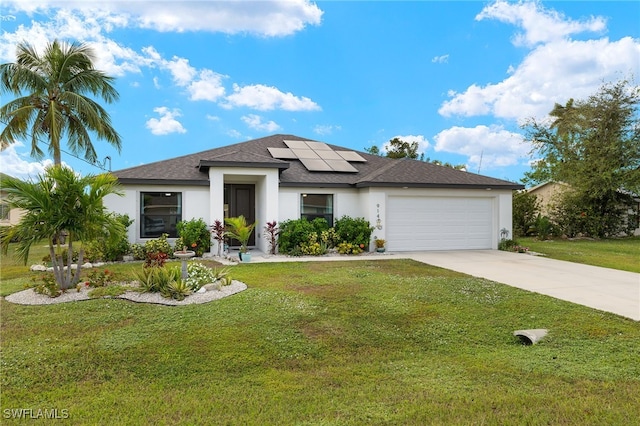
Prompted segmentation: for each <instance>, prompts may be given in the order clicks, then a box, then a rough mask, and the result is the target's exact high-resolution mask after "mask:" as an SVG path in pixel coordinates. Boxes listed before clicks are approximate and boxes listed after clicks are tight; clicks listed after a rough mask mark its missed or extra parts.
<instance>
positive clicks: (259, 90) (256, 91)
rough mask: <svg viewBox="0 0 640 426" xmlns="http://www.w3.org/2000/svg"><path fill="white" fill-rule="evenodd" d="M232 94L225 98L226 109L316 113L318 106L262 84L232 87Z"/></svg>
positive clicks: (304, 98)
mask: <svg viewBox="0 0 640 426" xmlns="http://www.w3.org/2000/svg"><path fill="white" fill-rule="evenodd" d="M233 92H234V93H233V94H231V95H229V96H227V98H226V100H227V103H226V104H224V105H223V106H224V107H226V108H233V107H249V108H253V109H257V110H260V111H269V110H273V109H282V110H285V111H317V110H320V106H318V104H316V103H315V102H313V101H312V100H311V99H309V98H306V97H298V96H294V95H293V94H292V93H290V92H289V93H283V92H281V91H280V90H279V89H277V88H275V87H271V86H265V85H262V84H255V85H251V86H244V87H240V86H238V85H237V84H234V85H233Z"/></svg>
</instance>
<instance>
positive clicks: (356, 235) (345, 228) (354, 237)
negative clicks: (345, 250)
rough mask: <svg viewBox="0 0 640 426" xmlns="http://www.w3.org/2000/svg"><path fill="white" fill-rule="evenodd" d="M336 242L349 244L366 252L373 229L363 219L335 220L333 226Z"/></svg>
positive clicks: (343, 218)
mask: <svg viewBox="0 0 640 426" xmlns="http://www.w3.org/2000/svg"><path fill="white" fill-rule="evenodd" d="M334 228H335V231H336V237H337V241H338V242H340V243H351V244H354V245H357V246H359V247H360V248H362V249H365V250H368V247H369V242H370V241H371V233H372V232H373V227H372V226H370V225H369V221H367V220H365V219H364V218H361V217H360V218H356V219H354V218H351V217H349V216H342V217H341V218H340V219H338V220H336V225H335V227H334Z"/></svg>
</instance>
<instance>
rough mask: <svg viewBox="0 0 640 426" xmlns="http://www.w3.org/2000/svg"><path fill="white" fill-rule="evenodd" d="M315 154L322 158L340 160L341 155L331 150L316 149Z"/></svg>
mask: <svg viewBox="0 0 640 426" xmlns="http://www.w3.org/2000/svg"><path fill="white" fill-rule="evenodd" d="M316 154H318V155H319V156H320V158H322V159H323V160H342V157H340V156H339V155H338V153H337V152H335V151H333V150H331V151H316Z"/></svg>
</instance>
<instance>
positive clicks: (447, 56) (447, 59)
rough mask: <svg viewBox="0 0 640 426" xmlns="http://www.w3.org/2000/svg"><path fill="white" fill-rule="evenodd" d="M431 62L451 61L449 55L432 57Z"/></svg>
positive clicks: (443, 62) (444, 62)
mask: <svg viewBox="0 0 640 426" xmlns="http://www.w3.org/2000/svg"><path fill="white" fill-rule="evenodd" d="M431 62H434V63H436V64H446V63H447V62H449V55H441V56H435V57H434V58H433V59H431Z"/></svg>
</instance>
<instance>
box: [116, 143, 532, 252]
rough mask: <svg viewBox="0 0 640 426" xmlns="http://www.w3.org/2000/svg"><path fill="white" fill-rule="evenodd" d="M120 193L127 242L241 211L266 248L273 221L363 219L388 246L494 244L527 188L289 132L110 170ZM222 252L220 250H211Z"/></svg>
mask: <svg viewBox="0 0 640 426" xmlns="http://www.w3.org/2000/svg"><path fill="white" fill-rule="evenodd" d="M113 173H114V174H115V175H116V176H117V177H118V179H119V182H120V184H121V185H122V187H123V189H124V196H123V197H118V196H114V195H110V196H108V197H107V198H106V199H105V204H106V206H107V208H108V209H109V210H111V211H113V212H116V213H121V214H127V215H129V217H130V218H133V219H135V222H134V224H133V225H131V226H130V227H129V240H130V241H131V242H144V241H146V240H147V239H149V238H155V237H158V236H159V235H161V234H162V233H167V234H169V236H170V238H171V237H177V234H176V223H178V222H179V221H181V220H190V219H193V218H195V219H198V218H202V219H204V221H205V222H206V223H208V224H210V225H211V224H213V223H214V221H215V220H223V219H224V218H226V217H233V216H239V215H244V216H245V217H246V218H247V219H248V220H250V221H256V222H257V225H256V232H254V235H253V239H252V241H251V242H250V243H251V245H253V246H255V247H256V248H257V249H258V250H260V251H265V252H266V251H267V250H268V242H267V241H266V239H265V238H264V232H263V230H264V227H265V224H266V223H267V222H271V221H273V220H276V221H278V222H282V221H285V220H289V219H299V218H302V217H304V218H309V219H313V218H316V217H324V218H326V219H327V221H328V222H329V223H330V224H332V223H333V222H334V220H335V219H339V218H341V217H342V216H344V215H347V216H351V217H353V218H358V217H363V218H365V219H366V220H368V221H369V223H370V224H371V226H373V227H375V229H374V233H373V235H372V237H374V236H375V237H377V238H381V239H385V240H386V241H387V244H386V247H387V250H390V251H417V250H458V249H496V248H497V247H498V242H499V240H500V234H501V230H504V229H506V230H508V231H509V234H511V227H512V218H511V205H512V204H511V200H512V191H513V190H514V189H522V188H523V186H522V185H519V184H516V183H513V182H508V181H505V180H500V179H495V178H491V177H487V176H481V175H478V174H474V173H469V172H464V171H459V170H455V169H453V168H449V167H444V166H438V165H435V164H432V163H428V162H422V161H417V160H412V159H407V158H405V159H391V158H387V157H382V156H377V155H372V154H368V153H365V152H356V151H353V150H351V149H347V148H343V147H340V146H335V145H329V144H326V143H323V142H319V141H314V140H309V139H306V138H302V137H299V136H293V135H282V134H278V135H273V136H268V137H263V138H259V139H254V140H250V141H247V142H242V143H237V144H234V145H229V146H223V147H220V148H214V149H210V150H207V151H203V152H198V153H195V154H190V155H185V156H182V157H178V158H172V159H169V160H165V161H159V162H155V163H151V164H145V165H141V166H137V167H132V168H129V169H123V170H119V171H115V172H113ZM212 251H213V252H216V251H217V247H212Z"/></svg>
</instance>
